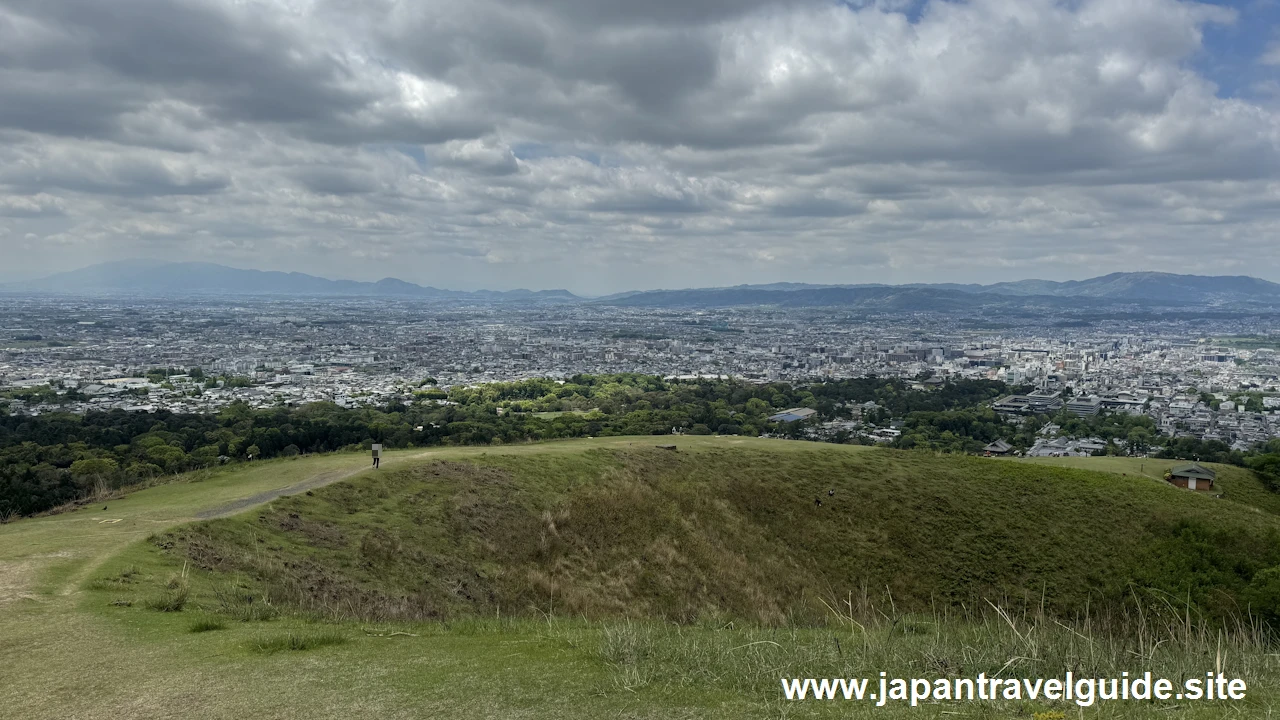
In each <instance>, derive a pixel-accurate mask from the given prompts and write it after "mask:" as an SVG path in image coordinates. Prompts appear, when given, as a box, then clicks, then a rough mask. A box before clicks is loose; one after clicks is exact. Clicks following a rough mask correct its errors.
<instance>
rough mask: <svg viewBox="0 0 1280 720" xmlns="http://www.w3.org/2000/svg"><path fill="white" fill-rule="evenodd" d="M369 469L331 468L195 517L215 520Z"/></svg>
mask: <svg viewBox="0 0 1280 720" xmlns="http://www.w3.org/2000/svg"><path fill="white" fill-rule="evenodd" d="M367 469H368V468H366V467H363V466H361V467H358V468H355V469H352V470H331V471H329V472H326V473H320V474H319V475H315V476H313V477H310V478H307V479H306V480H303V481H302V482H299V483H294V484H292V485H290V486H288V487H282V488H278V489H276V490H268V491H266V492H260V493H258V494H257V495H252V496H250V497H247V498H242V499H240V500H236V501H235V502H230V503H227V504H226V505H222V506H220V507H216V508H212V509H210V510H201V511H200V512H198V513H196V515H195V517H196V519H197V520H213V519H214V518H222V517H227V516H229V515H235V514H236V513H239V512H243V511H245V510H248V509H249V508H251V507H253V506H255V505H261V504H263V503H268V502H271V501H272V500H275V499H276V498H279V497H284V496H285V495H296V494H298V493H300V492H306V491H307V490H314V489H316V488H318V487H324V486H325V485H330V484H332V483H336V482H338V481H339V480H345V479H347V478H349V477H351V476H352V475H355V474H356V473H359V472H363V471H364V470H367Z"/></svg>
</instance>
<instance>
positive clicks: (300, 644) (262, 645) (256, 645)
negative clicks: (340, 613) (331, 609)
mask: <svg viewBox="0 0 1280 720" xmlns="http://www.w3.org/2000/svg"><path fill="white" fill-rule="evenodd" d="M347 640H348V638H347V636H346V635H343V634H342V633H340V632H338V631H336V630H311V631H297V632H288V633H284V634H281V635H270V636H265V637H261V638H258V639H257V640H254V641H253V642H252V643H250V645H249V649H251V650H253V651H254V652H259V653H263V654H268V655H269V654H272V653H277V652H286V651H291V652H300V651H303V650H314V649H316V648H320V647H326V646H329V645H341V644H343V643H345V642H347Z"/></svg>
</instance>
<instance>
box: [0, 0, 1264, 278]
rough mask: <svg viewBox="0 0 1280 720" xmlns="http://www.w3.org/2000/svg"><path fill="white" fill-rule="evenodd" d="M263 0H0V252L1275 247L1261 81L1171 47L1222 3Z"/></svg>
mask: <svg viewBox="0 0 1280 720" xmlns="http://www.w3.org/2000/svg"><path fill="white" fill-rule="evenodd" d="M283 2H285V0H259V1H258V2H254V3H238V2H233V0H193V1H192V2H189V3H169V2H162V1H161V0H136V1H131V2H124V3H103V2H90V0H67V1H66V2H58V3H49V2H36V0H0V217H2V218H3V220H2V221H0V229H3V231H4V233H5V234H4V236H3V238H4V239H0V249H5V248H7V247H9V245H10V243H12V242H13V238H26V237H28V236H32V237H36V238H47V239H48V240H49V242H50V243H56V244H57V247H59V248H62V249H63V252H65V248H68V247H78V248H80V249H81V250H82V251H83V253H84V254H85V255H84V256H85V257H88V256H89V254H91V253H93V252H101V253H109V254H113V255H116V256H127V255H129V254H133V253H139V252H145V253H161V254H168V255H172V256H183V254H184V253H190V254H192V255H193V256H198V257H201V258H202V259H220V260H237V259H238V258H239V259H244V260H245V261H252V263H253V264H255V266H258V265H261V264H262V263H268V264H271V263H274V264H275V265H276V266H279V267H283V268H284V269H296V268H295V267H294V266H292V265H291V263H295V262H297V261H298V258H307V262H309V263H315V265H312V266H310V267H308V268H306V269H310V270H311V271H320V270H323V267H321V265H323V264H324V263H328V267H329V268H331V269H330V271H329V274H334V275H350V274H359V273H363V272H368V273H371V274H374V275H376V276H378V277H381V276H382V275H385V274H389V273H387V271H386V269H385V267H383V263H385V262H386V260H387V258H391V257H396V258H400V261H399V262H400V265H401V266H400V267H398V268H397V271H398V274H402V275H405V276H406V278H407V279H416V280H419V281H423V282H434V283H436V284H445V285H448V284H450V283H451V282H453V281H455V280H456V281H458V282H462V281H464V280H465V281H466V282H471V283H473V284H486V283H485V281H484V278H485V277H495V278H516V277H518V276H519V273H520V272H522V271H524V270H525V269H527V268H529V267H532V266H534V265H535V264H537V263H543V264H541V265H538V267H539V268H540V270H539V273H540V277H542V278H544V279H545V282H546V283H547V284H548V285H570V286H574V284H575V282H577V283H582V282H591V281H595V280H594V279H596V278H606V277H609V274H608V273H607V272H603V271H600V270H599V269H600V268H606V267H608V266H609V265H610V264H611V263H614V264H618V265H619V266H625V267H628V268H631V267H634V268H636V271H637V272H640V273H648V274H647V275H642V276H638V277H636V280H635V284H640V285H662V284H667V283H665V282H662V280H663V277H662V275H661V273H663V272H667V271H669V269H670V263H669V262H667V261H665V260H664V262H667V264H666V265H664V264H663V262H658V261H655V260H653V259H652V258H654V257H658V258H665V259H668V260H669V259H673V258H678V259H680V262H685V263H692V264H694V265H698V266H701V265H706V264H708V260H709V259H710V258H712V257H714V258H715V262H714V263H713V264H714V266H715V268H716V271H717V272H719V271H720V270H721V269H723V272H725V273H729V272H731V271H732V272H750V273H757V274H759V273H776V272H786V273H794V274H796V276H793V277H777V278H775V279H799V277H800V276H803V277H813V278H816V277H817V276H818V275H821V274H823V273H826V274H828V275H830V276H835V275H839V274H842V273H843V275H841V277H840V279H841V280H843V281H850V280H851V279H858V278H850V277H846V276H845V275H847V274H848V273H850V272H869V273H873V274H875V275H876V277H877V278H879V277H880V276H881V275H884V276H885V277H888V276H891V275H892V274H893V273H900V274H901V273H908V272H916V273H918V274H919V276H918V277H900V279H905V280H915V279H929V274H930V273H934V274H935V275H934V276H932V277H933V279H955V278H954V277H948V274H949V273H956V272H960V273H965V272H967V273H971V275H970V276H968V277H966V278H961V279H981V278H980V277H979V276H980V275H981V273H983V272H987V270H986V268H988V267H989V266H990V264H991V263H992V262H994V260H992V259H993V258H996V259H998V262H999V263H1000V264H1002V265H1004V266H1006V267H1007V268H1011V270H1010V271H1012V269H1025V270H1026V271H1027V272H1028V273H1033V274H1034V273H1035V272H1036V271H1037V268H1043V267H1045V266H1046V263H1050V262H1067V261H1070V262H1091V263H1095V264H1096V266H1097V267H1099V268H1105V269H1111V268H1114V267H1115V266H1116V264H1117V263H1122V262H1134V263H1147V262H1160V263H1167V265H1166V268H1172V267H1183V266H1185V264H1186V263H1188V262H1209V261H1210V260H1212V262H1216V263H1218V264H1219V265H1221V266H1223V267H1226V266H1227V265H1228V264H1229V262H1230V260H1231V258H1230V257H1225V258H1221V257H1216V256H1215V258H1211V259H1206V258H1205V253H1204V249H1205V248H1207V247H1211V246H1212V245H1211V242H1216V241H1217V240H1216V239H1220V238H1221V237H1224V236H1227V235H1229V236H1230V237H1231V238H1232V243H1233V244H1232V245H1231V246H1229V248H1228V249H1227V250H1225V251H1223V250H1221V249H1218V250H1215V252H1216V253H1218V254H1219V255H1221V254H1222V252H1226V253H1228V254H1232V253H1234V254H1235V255H1237V256H1240V257H1250V258H1251V259H1254V260H1256V261H1257V263H1258V267H1260V268H1272V270H1271V272H1273V273H1274V275H1275V276H1276V277H1280V257H1277V256H1276V251H1275V250H1274V249H1272V247H1273V244H1274V243H1273V241H1272V238H1273V237H1274V233H1275V231H1276V230H1277V229H1280V228H1278V224H1280V219H1278V218H1277V215H1278V214H1280V212H1278V211H1277V209H1276V208H1277V207H1280V177H1278V176H1280V170H1277V168H1280V116H1278V115H1277V108H1276V107H1275V106H1274V102H1272V103H1271V104H1270V105H1268V104H1266V102H1264V101H1263V100H1250V99H1248V98H1224V97H1221V96H1220V95H1219V94H1218V93H1217V92H1216V89H1215V87H1214V86H1213V85H1212V83H1210V82H1209V81H1208V80H1207V79H1206V78H1204V77H1202V76H1201V75H1199V74H1197V72H1196V71H1195V70H1194V68H1193V66H1192V64H1191V62H1190V61H1191V60H1192V59H1193V58H1195V57H1196V56H1197V53H1201V52H1203V48H1202V47H1201V36H1202V33H1203V30H1204V28H1205V27H1206V26H1207V25H1208V24H1211V23H1217V22H1229V21H1231V13H1230V11H1224V10H1222V9H1220V8H1214V7H1212V6H1205V5H1197V4H1192V3H1186V2H1177V1H1176V0H1144V1H1143V2H1134V3H1115V2H1109V1H1108V0H1081V1H1080V2H1071V3H1061V2H1054V1H1052V0H1021V1H1020V2H1009V1H1008V0H969V1H968V2H944V1H943V0H933V1H932V2H922V3H913V2H906V1H905V0H904V2H898V1H897V0H879V1H877V2H867V3H854V4H853V5H855V7H849V6H847V5H846V4H842V3H838V2H828V1H827V0H811V1H810V0H800V1H797V2H787V1H779V2H768V1H757V0H749V1H746V2H738V1H737V0H733V1H730V0H704V1H702V2H694V1H692V0H684V1H682V2H675V1H674V0H655V2H652V3H642V2H630V1H626V2H624V1H623V0H539V1H538V2H534V1H533V0H472V1H471V2H465V3H459V2H449V1H446V0H421V1H418V2H404V1H400V2H392V1H391V0H368V1H357V0H315V1H314V2H305V3H294V2H289V3H288V4H287V5H285V4H279V3H283ZM916 5H920V7H919V8H918V9H919V10H920V12H919V16H918V19H916V20H915V21H913V20H911V19H909V18H908V17H907V16H905V15H903V14H900V13H899V12H897V11H899V10H904V9H907V8H915V6H916ZM913 17H914V15H913ZM512 148H517V150H513V149H512ZM34 198H41V199H40V200H38V201H37V200H34ZM59 213H62V214H61V215H60V214H59ZM141 238H149V239H148V240H145V241H144V240H143V239H141ZM189 238H197V239H198V240H188V239H189ZM1153 238H1158V239H1159V242H1160V245H1159V247H1156V243H1155V240H1153ZM23 242H28V241H27V240H24V241H23ZM33 247H37V248H38V247H39V244H38V243H36V244H35V245H33ZM1212 247H1217V246H1212ZM215 248H216V250H215ZM40 252H41V251H40V250H38V249H37V250H36V251H35V252H34V253H33V254H30V255H29V256H27V255H26V254H23V256H22V257H21V258H20V260H19V261H20V262H29V263H32V264H33V266H34V264H35V263H37V262H39V261H41V258H42V257H43V256H41V255H40ZM211 253H218V254H217V255H216V256H211V255H210V254H211ZM948 254H954V255H956V259H953V260H948V261H946V262H945V263H944V262H943V261H942V260H941V259H942V258H947V257H948ZM548 258H564V259H563V260H556V261H554V262H553V261H550V260H547V259H548ZM53 260H55V258H54V257H53V255H49V256H48V257H43V261H44V262H52V261H53ZM984 262H985V263H986V264H984ZM556 263H560V264H559V265H557V264H556ZM842 264H843V269H842ZM584 267H592V268H596V269H597V270H596V271H594V272H591V273H586V274H585V275H584V274H583V273H582V272H581V270H582V268H584ZM664 267H665V268H667V270H664V269H663V268H664ZM557 268H559V269H557ZM911 268H914V270H912V269H911ZM399 270H403V271H404V272H403V273H400V272H399ZM1260 272H1261V270H1260ZM584 277H586V278H588V279H587V280H583V279H582V278H584ZM375 279H376V278H375ZM723 279H724V280H726V281H732V280H734V278H732V277H728V276H726V277H725V278H723ZM829 279H832V280H834V279H835V277H830V278H829ZM863 279H866V278H863ZM599 282H604V280H599ZM513 284H525V285H527V284H530V283H528V282H513ZM577 287H579V288H580V289H583V290H588V291H590V290H600V291H603V290H610V289H615V288H608V287H585V286H583V285H581V284H578V285H577Z"/></svg>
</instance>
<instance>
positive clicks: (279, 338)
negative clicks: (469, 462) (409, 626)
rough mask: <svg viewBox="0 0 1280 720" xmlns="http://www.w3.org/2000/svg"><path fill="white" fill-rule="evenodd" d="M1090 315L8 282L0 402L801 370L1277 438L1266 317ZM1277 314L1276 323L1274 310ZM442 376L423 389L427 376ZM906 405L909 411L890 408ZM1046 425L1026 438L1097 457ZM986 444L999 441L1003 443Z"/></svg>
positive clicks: (368, 392) (148, 402)
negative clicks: (989, 383) (186, 292)
mask: <svg viewBox="0 0 1280 720" xmlns="http://www.w3.org/2000/svg"><path fill="white" fill-rule="evenodd" d="M1184 315H1186V314H1183V315H1180V314H1177V313H1173V314H1170V315H1169V316H1168V317H1154V318H1152V317H1147V316H1142V317H1139V318H1126V317H1124V316H1123V315H1120V316H1118V317H1116V318H1112V319H1104V320H1097V321H1080V320H1078V319H1073V317H1072V316H1071V315H1070V314H1063V315H1059V316H1056V317H1031V318H1029V317H1025V316H1023V317H1013V318H981V317H961V318H957V317H956V316H954V315H951V314H946V313H936V312H935V313H928V312H917V313H911V314H910V315H909V316H905V317H904V316H903V315H902V314H901V313H879V314H868V313H862V312H856V311H851V310H843V309H839V308H776V307H731V308H710V309H680V308H644V307H617V306H611V305H608V304H595V303H577V304H564V303H532V304H513V303H498V302H491V303H476V302H468V303H459V302H435V303H432V302H424V301H419V300H406V299H396V298H376V299H369V298H333V297H328V298H279V297H276V298H270V297H260V298H235V299H230V298H217V297H204V298H195V299H185V300H182V299H171V298H169V299H157V298H110V297H98V298H77V297H68V296H56V295H46V296H30V297H23V298H11V299H10V302H9V303H7V304H6V305H5V307H4V308H3V310H0V338H2V339H3V342H4V347H3V350H2V351H0V395H2V396H3V397H4V398H6V399H3V400H0V408H3V410H4V411H5V412H8V413H13V414H29V415H33V416H34V415H40V414H43V413H50V412H71V413H85V412H91V411H103V410H113V409H121V410H126V411H129V412H156V411H169V412H174V413H207V412H215V411H217V410H219V409H220V408H223V407H225V406H227V405H229V404H231V403H236V402H242V403H246V404H247V405H249V406H250V407H253V408H259V409H265V408H272V407H298V406H302V405H306V404H308V403H316V402H329V403H334V404H336V405H337V406H340V407H346V408H356V407H382V406H385V405H387V404H388V403H392V402H402V403H413V402H428V403H442V404H447V403H449V402H450V401H449V400H448V399H447V393H448V391H449V390H451V389H453V388H459V387H462V388H465V387H473V386H477V385H482V384H485V383H492V382H511V381H519V380H526V379H533V378H550V379H553V380H560V381H563V380H565V379H568V378H571V377H573V376H575V375H580V374H586V375H600V374H611V373H620V372H626V373H640V374H648V375H655V376H660V377H665V378H683V379H694V378H724V379H737V380H740V381H742V382H744V383H769V382H786V383H791V384H795V385H805V384H809V383H814V382H822V381H826V380H840V379H846V378H858V377H872V376H874V377H881V378H903V379H907V380H910V381H912V382H913V383H914V385H915V386H916V387H919V388H928V387H930V386H931V385H936V384H938V383H943V382H947V381H953V380H975V379H986V380H999V381H1002V382H1004V383H1006V384H1007V385H1008V386H1009V387H1010V388H1023V389H1025V392H1023V393H1021V394H1010V395H1008V396H1006V397H1002V398H999V399H998V400H996V401H994V402H992V403H991V407H992V408H993V409H994V410H996V411H997V412H999V413H1000V414H1001V415H1002V416H1004V417H1006V418H1008V419H1009V421H1010V422H1017V421H1018V420H1019V418H1020V417H1021V416H1024V415H1049V416H1053V415H1056V414H1057V413H1059V412H1060V411H1062V410H1064V409H1065V410H1066V411H1067V412H1068V413H1070V414H1072V415H1077V416H1082V417H1088V416H1094V415H1097V414H1099V413H1127V414H1135V415H1146V416H1148V417H1150V418H1151V419H1152V420H1153V421H1154V423H1155V427H1156V428H1157V429H1158V431H1159V433H1160V434H1161V435H1162V436H1166V437H1170V438H1179V437H1190V438H1196V439H1199V440H1218V441H1221V442H1223V443H1225V444H1226V445H1229V446H1230V447H1231V448H1233V449H1236V450H1240V451H1245V450H1248V449H1249V448H1251V447H1253V446H1254V445H1257V444H1259V443H1265V442H1266V441H1268V440H1270V439H1271V438H1275V437H1278V436H1280V353H1278V352H1277V349H1278V348H1280V342H1275V341H1270V340H1268V337H1271V338H1274V337H1275V334H1276V332H1277V330H1278V329H1280V328H1277V326H1276V324H1275V321H1274V320H1271V319H1268V318H1267V317H1265V316H1247V315H1242V316H1238V317H1232V316H1230V315H1228V316H1226V317H1223V316H1222V315H1221V314H1209V315H1208V316H1207V317H1196V316H1195V314H1190V316H1189V317H1187V316H1184ZM1268 323H1271V324H1268ZM428 384H429V385H431V386H432V389H434V390H438V391H442V392H439V393H434V394H432V396H431V397H424V393H422V392H421V390H422V388H423V387H424V386H426V385H428ZM844 415H846V416H845V417H809V416H807V415H806V416H805V417H804V419H805V420H806V421H807V424H809V425H810V427H809V429H808V430H807V433H808V434H809V435H810V436H815V435H817V436H822V435H830V434H831V433H833V432H835V431H844V432H845V437H854V438H857V437H861V438H863V439H864V440H872V441H891V440H893V439H894V438H895V437H896V434H897V430H896V429H895V428H894V427H893V424H894V423H893V422H892V421H893V420H894V418H886V419H885V420H887V421H888V422H882V423H879V424H878V425H872V424H870V423H868V424H864V423H862V422H861V421H860V419H859V418H858V417H851V416H848V413H844ZM897 420H901V418H897ZM1055 429H1057V428H1056V426H1052V425H1051V426H1049V427H1048V428H1047V432H1042V433H1041V434H1042V436H1043V439H1042V440H1041V441H1040V442H1038V443H1037V445H1036V446H1035V447H1034V448H1031V449H1030V450H1029V452H1031V453H1034V454H1055V455H1057V454H1062V455H1070V454H1090V453H1092V452H1094V451H1097V450H1098V449H1099V447H1100V446H1099V445H1097V444H1090V440H1089V439H1088V438H1083V439H1081V438H1070V439H1068V438H1061V439H1059V438H1057V437H1055V433H1054V430H1055ZM992 450H994V451H995V452H997V453H999V452H1004V451H1007V448H1004V449H1002V448H1000V447H999V446H997V447H995V448H993V449H992Z"/></svg>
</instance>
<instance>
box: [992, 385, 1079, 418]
mask: <svg viewBox="0 0 1280 720" xmlns="http://www.w3.org/2000/svg"><path fill="white" fill-rule="evenodd" d="M991 409H992V410H995V411H996V412H998V413H1006V414H1010V415H1053V414H1055V413H1057V412H1058V411H1059V410H1061V409H1062V398H1061V397H1058V393H1056V392H1045V391H1041V390H1037V391H1036V392H1033V393H1031V394H1030V395H1008V396H1006V397H1002V398H1000V399H999V400H996V401H995V402H994V403H992V404H991Z"/></svg>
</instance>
